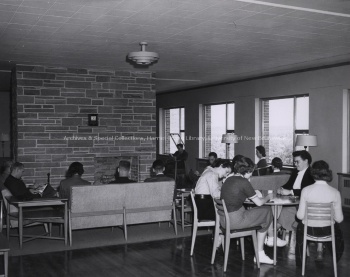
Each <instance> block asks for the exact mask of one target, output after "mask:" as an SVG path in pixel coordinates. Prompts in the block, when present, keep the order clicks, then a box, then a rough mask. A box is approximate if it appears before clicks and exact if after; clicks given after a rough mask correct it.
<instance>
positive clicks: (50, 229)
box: [49, 222, 52, 237]
mask: <svg viewBox="0 0 350 277" xmlns="http://www.w3.org/2000/svg"><path fill="white" fill-rule="evenodd" d="M51 236H52V222H50V223H49V237H51Z"/></svg>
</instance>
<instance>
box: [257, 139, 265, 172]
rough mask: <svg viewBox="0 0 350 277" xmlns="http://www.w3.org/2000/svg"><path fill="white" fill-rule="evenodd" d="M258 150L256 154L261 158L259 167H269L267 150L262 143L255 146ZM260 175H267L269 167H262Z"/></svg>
mask: <svg viewBox="0 0 350 277" xmlns="http://www.w3.org/2000/svg"><path fill="white" fill-rule="evenodd" d="M255 149H256V151H255V154H256V156H257V157H258V158H259V161H258V163H257V164H256V167H257V168H264V167H267V162H266V150H265V147H264V146H262V145H259V146H257V147H255ZM259 172H260V174H259V175H266V174H267V168H264V169H261V170H260V171H259Z"/></svg>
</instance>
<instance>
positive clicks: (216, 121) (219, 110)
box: [203, 103, 235, 159]
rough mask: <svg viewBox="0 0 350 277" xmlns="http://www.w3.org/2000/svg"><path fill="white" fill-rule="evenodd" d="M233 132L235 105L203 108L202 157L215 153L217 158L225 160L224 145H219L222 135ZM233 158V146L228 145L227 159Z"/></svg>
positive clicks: (217, 105) (226, 104) (228, 104)
mask: <svg viewBox="0 0 350 277" xmlns="http://www.w3.org/2000/svg"><path fill="white" fill-rule="evenodd" d="M234 132H235V104H234V103H225V104H216V105H206V106H205V107H204V134H205V143H204V151H203V152H204V156H205V157H207V156H208V154H209V152H216V153H217V154H218V157H219V158H226V152H227V149H226V144H224V143H221V138H222V135H223V134H227V133H234ZM233 156H234V146H233V145H232V144H231V145H230V153H229V158H231V159H232V158H233Z"/></svg>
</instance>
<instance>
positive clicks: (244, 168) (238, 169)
mask: <svg viewBox="0 0 350 277" xmlns="http://www.w3.org/2000/svg"><path fill="white" fill-rule="evenodd" d="M254 168H255V164H254V162H253V161H252V160H251V159H249V158H247V157H242V158H241V159H239V160H238V161H236V163H235V165H234V169H233V170H234V173H239V174H241V175H243V176H244V175H245V174H246V173H251V172H253V170H254Z"/></svg>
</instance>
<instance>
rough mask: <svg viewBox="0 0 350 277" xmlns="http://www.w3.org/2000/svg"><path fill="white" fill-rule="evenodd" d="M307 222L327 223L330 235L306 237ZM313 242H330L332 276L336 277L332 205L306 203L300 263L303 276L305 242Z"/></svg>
mask: <svg viewBox="0 0 350 277" xmlns="http://www.w3.org/2000/svg"><path fill="white" fill-rule="evenodd" d="M309 220H312V221H315V220H317V221H322V222H328V223H329V225H327V226H331V235H329V236H326V237H313V236H310V235H308V233H307V227H308V223H309ZM308 240H310V241H315V242H332V252H333V267H334V276H335V277H337V258H336V249H335V235H334V210H333V203H309V202H306V208H305V220H304V239H303V243H304V244H303V262H302V273H301V275H302V276H304V274H305V261H306V243H307V241H308Z"/></svg>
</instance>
